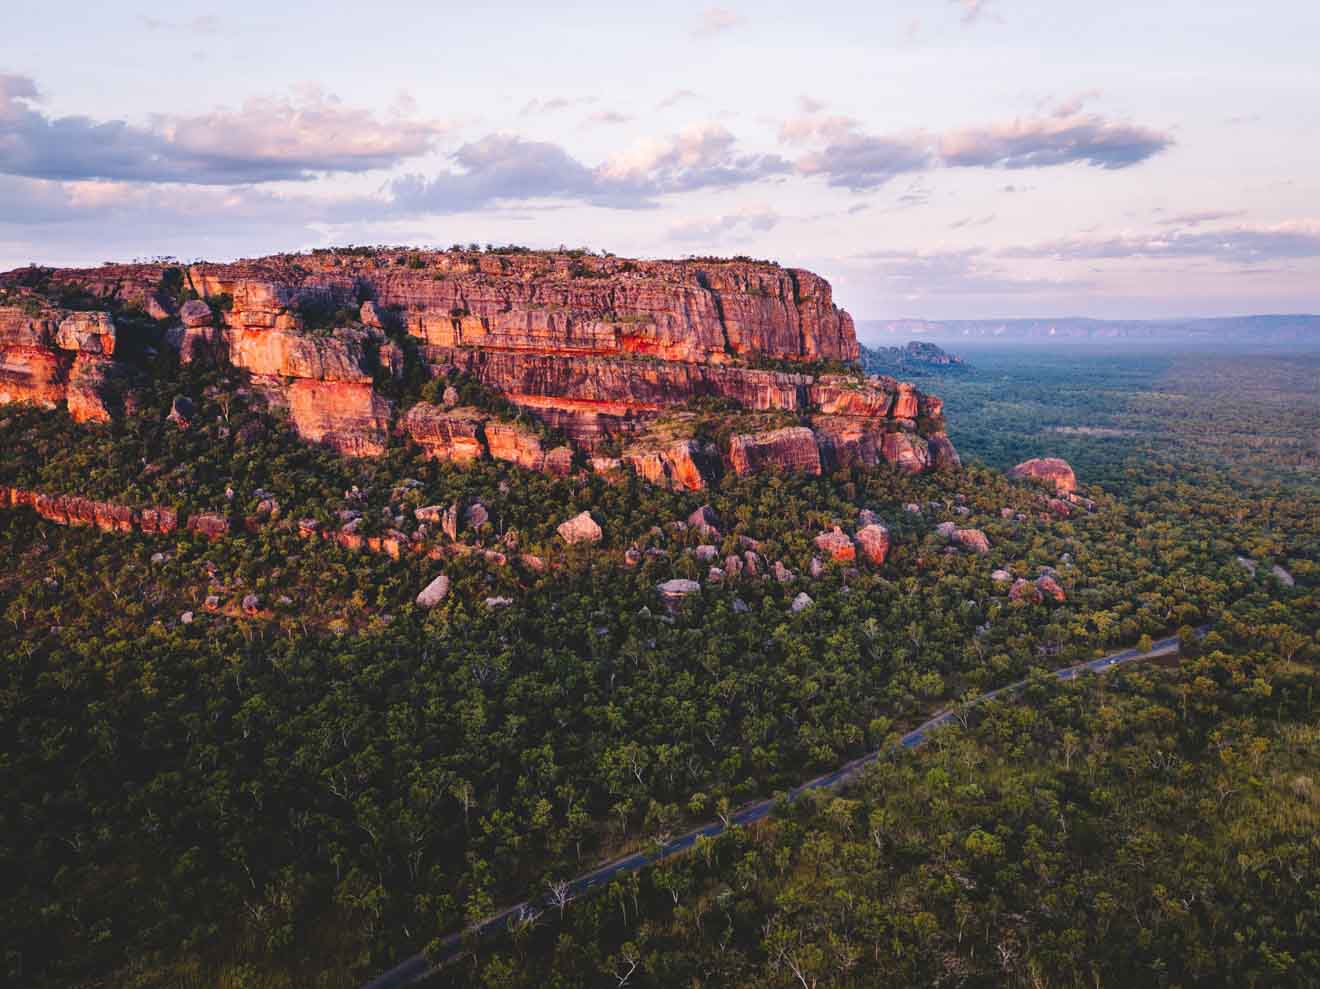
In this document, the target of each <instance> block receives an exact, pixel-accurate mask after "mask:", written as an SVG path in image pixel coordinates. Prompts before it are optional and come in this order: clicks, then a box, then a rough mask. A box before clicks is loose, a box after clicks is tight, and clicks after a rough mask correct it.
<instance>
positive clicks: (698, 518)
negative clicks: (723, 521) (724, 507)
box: [687, 505, 720, 537]
mask: <svg viewBox="0 0 1320 989" xmlns="http://www.w3.org/2000/svg"><path fill="white" fill-rule="evenodd" d="M687 524H688V525H690V526H692V527H693V528H694V529H696V530H697V531H698V532H700V533H701V534H702V535H712V534H713V535H715V536H717V537H718V536H719V532H720V517H719V515H717V514H716V513H715V509H713V508H711V507H710V506H709V505H702V506H701V507H700V508H698V509H696V510H695V511H693V512H692V514H691V515H689V516H688V517H687Z"/></svg>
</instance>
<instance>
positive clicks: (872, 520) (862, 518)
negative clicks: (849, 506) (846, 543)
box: [857, 508, 880, 526]
mask: <svg viewBox="0 0 1320 989" xmlns="http://www.w3.org/2000/svg"><path fill="white" fill-rule="evenodd" d="M879 521H880V516H879V515H877V514H875V512H873V511H871V510H870V509H869V508H863V509H862V510H861V511H860V512H858V513H857V524H858V526H867V525H875V524H876V523H877V522H879Z"/></svg>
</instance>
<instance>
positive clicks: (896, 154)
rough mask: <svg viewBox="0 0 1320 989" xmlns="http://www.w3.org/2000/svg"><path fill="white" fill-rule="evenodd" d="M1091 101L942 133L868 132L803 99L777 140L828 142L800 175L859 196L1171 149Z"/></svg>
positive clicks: (1109, 164) (1131, 158)
mask: <svg viewBox="0 0 1320 989" xmlns="http://www.w3.org/2000/svg"><path fill="white" fill-rule="evenodd" d="M1092 95H1094V94H1090V93H1088V94H1083V95H1081V96H1079V97H1076V98H1074V99H1073V100H1070V101H1068V102H1066V103H1063V104H1060V105H1059V106H1058V107H1056V108H1055V109H1054V110H1053V111H1051V112H1047V113H1044V114H1039V115H1037V116H1034V117H1028V118H1019V119H1018V120H1015V121H1012V122H1011V123H1001V124H991V125H987V126H983V127H970V128H965V129H962V130H954V131H949V132H947V133H945V134H942V135H930V134H926V133H922V132H913V133H908V134H889V135H876V134H866V133H864V132H863V131H862V130H861V129H860V128H861V125H860V122H859V121H857V120H856V119H855V118H852V117H848V116H843V115H838V114H833V115H832V114H828V113H826V112H825V108H824V105H823V104H821V103H819V102H816V101H814V100H807V99H803V101H802V106H801V112H800V113H799V114H797V115H796V116H794V117H790V118H788V119H787V120H784V121H782V122H781V123H780V126H779V140H780V143H782V144H790V145H800V144H805V145H812V144H816V143H824V147H822V148H819V149H817V150H814V151H810V152H808V153H807V154H805V155H803V156H802V157H801V158H799V159H798V161H797V169H798V171H799V172H801V173H802V174H804V175H821V176H823V177H824V178H825V181H826V182H827V183H828V184H829V185H832V186H837V187H841V188H845V189H850V190H852V191H854V192H860V191H864V190H869V189H876V188H879V187H880V186H882V185H884V184H885V183H886V182H888V181H889V180H891V179H893V178H895V177H896V176H899V175H903V174H906V173H910V172H922V171H926V170H928V169H932V168H1008V169H1022V168H1044V167H1049V166H1054V165H1066V164H1071V163H1074V162H1085V163H1087V164H1090V165H1095V166H1098V167H1101V168H1106V169H1116V168H1126V167H1128V166H1130V165H1135V164H1137V163H1139V162H1142V161H1145V160H1146V159H1147V158H1150V157H1152V156H1153V155H1155V154H1158V153H1159V152H1161V151H1163V150H1165V149H1166V148H1168V147H1170V146H1171V145H1172V144H1173V139H1172V137H1170V136H1169V135H1167V134H1163V133H1160V132H1158V131H1155V130H1152V129H1150V128H1146V127H1138V126H1136V125H1133V124H1128V123H1122V122H1117V121H1113V120H1110V119H1108V118H1106V117H1104V116H1102V115H1100V114H1097V113H1084V112H1083V111H1082V104H1083V101H1084V100H1085V99H1087V98H1089V97H1090V96H1092ZM1006 188H1007V187H1006Z"/></svg>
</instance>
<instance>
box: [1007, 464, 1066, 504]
mask: <svg viewBox="0 0 1320 989" xmlns="http://www.w3.org/2000/svg"><path fill="white" fill-rule="evenodd" d="M1008 476H1009V477H1011V478H1013V479H1014V480H1019V479H1023V478H1027V479H1032V480H1041V481H1048V482H1050V483H1051V484H1053V485H1054V490H1055V491H1057V492H1058V493H1059V494H1061V495H1070V494H1072V493H1073V492H1074V491H1076V490H1077V475H1076V474H1074V473H1073V469H1072V467H1070V466H1069V465H1068V461H1066V460H1060V459H1059V458H1058V457H1034V458H1032V459H1031V460H1024V461H1023V462H1022V463H1020V464H1018V465H1017V466H1016V467H1014V468H1013V469H1012V470H1010V471H1009V472H1008Z"/></svg>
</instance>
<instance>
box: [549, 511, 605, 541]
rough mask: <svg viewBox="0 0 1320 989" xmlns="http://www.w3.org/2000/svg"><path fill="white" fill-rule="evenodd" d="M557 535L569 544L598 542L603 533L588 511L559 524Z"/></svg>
mask: <svg viewBox="0 0 1320 989" xmlns="http://www.w3.org/2000/svg"><path fill="white" fill-rule="evenodd" d="M556 531H557V532H558V533H559V537H560V538H561V539H563V540H564V542H566V543H568V544H569V545H570V546H572V545H575V544H576V543H598V542H600V540H601V536H603V535H604V533H603V532H602V531H601V528H600V526H599V525H597V524H596V520H595V519H593V518H592V517H591V513H590V512H582V513H580V514H578V515H575V516H573V517H572V518H571V519H569V520H568V521H567V522H563V523H561V524H560V526H559V528H558V529H557V530H556Z"/></svg>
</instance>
